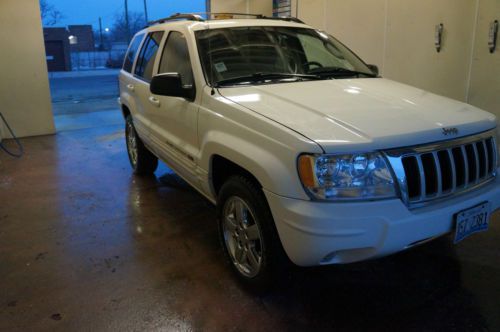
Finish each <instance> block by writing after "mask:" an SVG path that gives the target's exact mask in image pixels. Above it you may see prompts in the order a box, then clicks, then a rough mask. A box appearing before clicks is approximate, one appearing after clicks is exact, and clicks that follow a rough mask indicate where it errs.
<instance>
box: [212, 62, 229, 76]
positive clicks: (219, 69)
mask: <svg viewBox="0 0 500 332" xmlns="http://www.w3.org/2000/svg"><path fill="white" fill-rule="evenodd" d="M214 66H215V70H217V72H218V73H223V72H225V71H227V68H226V65H225V64H224V62H217V63H215V64H214Z"/></svg>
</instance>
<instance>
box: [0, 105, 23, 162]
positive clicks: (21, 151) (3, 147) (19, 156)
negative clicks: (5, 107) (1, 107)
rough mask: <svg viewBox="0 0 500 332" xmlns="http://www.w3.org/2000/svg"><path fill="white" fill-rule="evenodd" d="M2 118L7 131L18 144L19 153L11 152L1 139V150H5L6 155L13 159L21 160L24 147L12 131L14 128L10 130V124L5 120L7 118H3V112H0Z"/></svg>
mask: <svg viewBox="0 0 500 332" xmlns="http://www.w3.org/2000/svg"><path fill="white" fill-rule="evenodd" d="M0 118H1V119H2V121H3V123H5V126H6V127H7V129H8V130H9V132H10V134H11V135H12V138H13V139H14V141H15V142H16V144H17V147H18V151H17V152H12V151H10V150H8V149H7V148H6V147H5V146H4V145H3V143H2V140H1V139H0V149H2V150H4V151H5V153H7V154H8V155H10V156H12V157H16V158H21V156H22V155H23V153H24V149H23V145H22V144H21V142H19V139H18V138H17V137H16V135H15V134H14V131H13V130H12V128H10V126H9V124H8V123H7V120H6V119H5V117H4V116H3V114H2V112H0Z"/></svg>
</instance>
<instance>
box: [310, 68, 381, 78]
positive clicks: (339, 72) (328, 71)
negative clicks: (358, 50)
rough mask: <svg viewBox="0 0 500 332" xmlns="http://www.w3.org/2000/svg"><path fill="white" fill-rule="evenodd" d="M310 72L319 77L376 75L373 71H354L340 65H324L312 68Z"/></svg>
mask: <svg viewBox="0 0 500 332" xmlns="http://www.w3.org/2000/svg"><path fill="white" fill-rule="evenodd" d="M312 73H314V75H317V76H319V77H322V78H325V77H337V76H353V75H356V76H357V77H359V75H365V76H368V77H377V75H375V74H373V73H365V72H363V71H356V70H351V69H347V68H342V67H325V68H318V69H316V70H314V71H313V72H312Z"/></svg>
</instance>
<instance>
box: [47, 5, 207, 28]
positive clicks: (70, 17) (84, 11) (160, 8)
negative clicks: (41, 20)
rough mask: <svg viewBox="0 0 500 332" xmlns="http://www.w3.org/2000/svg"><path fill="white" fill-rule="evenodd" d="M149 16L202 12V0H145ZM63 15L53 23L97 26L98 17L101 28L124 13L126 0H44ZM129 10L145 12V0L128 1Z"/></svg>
mask: <svg viewBox="0 0 500 332" xmlns="http://www.w3.org/2000/svg"><path fill="white" fill-rule="evenodd" d="M146 1H147V6H148V19H149V20H150V21H151V20H154V19H158V18H162V17H167V16H169V15H170V14H174V13H178V12H187V13H189V12H204V11H205V2H206V1H205V0H146ZM47 2H48V3H49V4H51V5H53V6H54V7H56V8H57V9H58V10H59V11H60V12H61V13H62V14H63V16H64V18H63V20H62V21H61V22H59V23H58V24H57V25H56V26H67V25H69V24H92V25H93V26H94V27H95V28H96V29H97V28H98V27H99V16H100V17H101V18H102V25H103V29H104V28H106V27H111V26H112V25H113V22H114V17H115V15H116V14H118V13H119V12H120V13H123V12H124V8H125V5H124V4H125V0H85V1H82V0H47ZM128 8H129V11H135V12H141V13H143V12H144V0H128Z"/></svg>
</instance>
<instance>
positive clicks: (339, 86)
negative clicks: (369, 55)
mask: <svg viewBox="0 0 500 332" xmlns="http://www.w3.org/2000/svg"><path fill="white" fill-rule="evenodd" d="M219 92H220V93H221V94H222V96H223V97H225V98H227V99H229V100H231V101H232V102H234V103H237V104H240V105H242V106H244V107H247V108H248V109H250V110H252V111H254V112H257V113H259V114H261V115H263V116H265V117H267V118H270V119H272V120H274V121H276V122H279V123H281V124H282V125H284V126H286V127H289V128H291V129H293V130H295V131H297V132H299V133H301V134H302V135H304V136H306V137H308V138H309V139H311V140H313V141H315V142H316V143H318V144H319V145H321V146H322V147H323V149H324V150H325V151H326V152H344V151H353V149H355V150H359V151H366V150H377V149H387V148H393V147H402V146H409V145H416V144H422V143H429V142H435V141H441V140H445V139H452V138H456V137H461V136H466V135H471V134H474V133H477V132H481V131H485V130H488V129H491V128H494V127H495V125H496V122H495V116H493V115H492V114H490V113H487V112H484V111H481V110H479V109H478V108H476V107H474V106H471V105H468V104H465V103H461V102H458V101H455V100H452V99H448V98H445V97H441V96H437V95H435V94H432V93H429V92H426V91H423V90H420V89H417V88H414V87H411V86H408V85H405V84H401V83H397V82H394V81H391V80H387V79H382V78H366V79H340V80H322V81H307V82H297V83H281V84H267V85H254V86H244V87H229V88H223V89H219ZM443 128H457V129H458V134H457V133H456V132H455V131H453V130H452V131H449V132H448V134H447V135H445V132H444V130H443ZM452 135H453V136H452Z"/></svg>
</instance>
